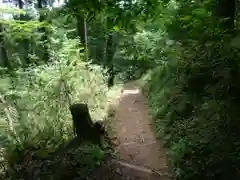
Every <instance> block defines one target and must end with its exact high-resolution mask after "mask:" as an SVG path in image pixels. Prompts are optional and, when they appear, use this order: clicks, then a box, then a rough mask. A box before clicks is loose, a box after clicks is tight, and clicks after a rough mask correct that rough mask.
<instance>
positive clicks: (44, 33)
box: [37, 0, 50, 62]
mask: <svg viewBox="0 0 240 180" xmlns="http://www.w3.org/2000/svg"><path fill="white" fill-rule="evenodd" d="M37 6H38V8H39V10H41V9H42V8H43V2H42V0H37ZM39 14H40V17H39V21H40V22H43V21H44V20H45V15H43V14H41V13H39ZM39 31H40V32H41V33H42V39H41V40H42V41H43V60H44V61H45V62H47V61H48V60H49V59H50V58H49V57H50V56H49V53H48V32H47V28H46V27H41V28H39Z"/></svg>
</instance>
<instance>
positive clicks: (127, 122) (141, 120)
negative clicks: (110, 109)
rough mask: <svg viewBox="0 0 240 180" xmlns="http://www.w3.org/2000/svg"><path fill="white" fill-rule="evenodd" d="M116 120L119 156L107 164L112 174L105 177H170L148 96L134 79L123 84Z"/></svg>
mask: <svg viewBox="0 0 240 180" xmlns="http://www.w3.org/2000/svg"><path fill="white" fill-rule="evenodd" d="M115 120H116V122H115V124H114V127H115V131H116V133H115V135H116V138H115V139H116V140H117V142H115V144H116V148H115V150H116V152H117V160H115V161H114V162H112V163H111V166H108V168H105V169H108V172H106V171H105V172H104V174H105V175H106V174H108V175H109V177H106V176H105V177H104V179H109V180H110V179H111V180H120V179H121V180H126V179H128V180H135V179H138V180H167V179H170V178H169V176H168V168H167V159H166V149H164V148H163V144H162V143H161V140H159V139H157V137H156V135H155V134H156V133H155V129H154V127H153V124H152V123H153V122H152V120H151V117H150V116H149V114H148V102H147V98H146V97H145V96H144V95H143V93H142V92H141V90H140V89H139V88H138V87H137V84H136V83H135V82H130V83H127V84H125V85H124V87H123V89H122V91H121V95H120V97H119V99H118V105H117V107H116V114H115ZM113 164H115V166H114V168H113ZM110 167H111V168H110ZM110 171H111V173H110ZM113 171H114V173H113ZM101 174H102V173H101ZM110 174H111V175H110ZM98 179H99V178H98ZM100 179H101V178H100Z"/></svg>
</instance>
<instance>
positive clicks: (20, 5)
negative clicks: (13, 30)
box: [18, 0, 30, 65]
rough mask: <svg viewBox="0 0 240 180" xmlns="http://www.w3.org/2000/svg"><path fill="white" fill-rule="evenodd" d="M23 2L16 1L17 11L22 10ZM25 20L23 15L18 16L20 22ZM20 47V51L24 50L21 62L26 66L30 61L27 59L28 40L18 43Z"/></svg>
mask: <svg viewBox="0 0 240 180" xmlns="http://www.w3.org/2000/svg"><path fill="white" fill-rule="evenodd" d="M23 6H24V2H23V1H22V0H18V7H19V9H23V8H24V7H23ZM24 19H25V15H24V14H20V20H22V21H23V20H24ZM20 46H21V47H23V48H22V49H23V50H24V53H23V61H24V63H23V64H25V65H28V64H29V63H30V59H29V56H28V53H29V40H28V39H23V40H22V41H21V42H20Z"/></svg>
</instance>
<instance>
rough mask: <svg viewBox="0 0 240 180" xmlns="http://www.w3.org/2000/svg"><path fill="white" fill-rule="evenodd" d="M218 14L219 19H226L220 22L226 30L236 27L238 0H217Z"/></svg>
mask: <svg viewBox="0 0 240 180" xmlns="http://www.w3.org/2000/svg"><path fill="white" fill-rule="evenodd" d="M216 3H217V4H216V15H217V18H218V19H220V20H221V19H226V20H224V21H223V22H221V23H220V25H221V28H223V29H225V30H233V29H234V20H235V9H236V0H218V1H217V2H216Z"/></svg>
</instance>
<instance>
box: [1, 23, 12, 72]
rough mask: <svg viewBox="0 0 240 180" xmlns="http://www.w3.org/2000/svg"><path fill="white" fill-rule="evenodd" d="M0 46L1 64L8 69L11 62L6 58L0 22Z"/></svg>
mask: <svg viewBox="0 0 240 180" xmlns="http://www.w3.org/2000/svg"><path fill="white" fill-rule="evenodd" d="M0 46H1V59H2V61H3V66H4V67H7V68H8V69H10V68H11V64H10V62H9V59H8V55H7V50H6V48H5V42H4V35H3V25H2V24H0Z"/></svg>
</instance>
